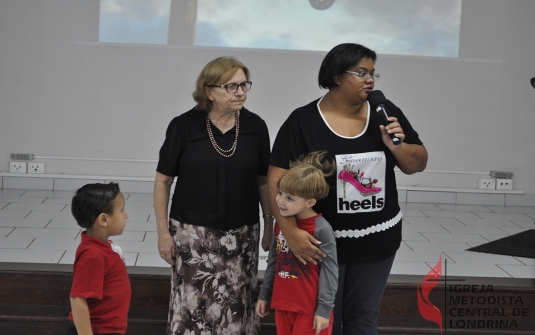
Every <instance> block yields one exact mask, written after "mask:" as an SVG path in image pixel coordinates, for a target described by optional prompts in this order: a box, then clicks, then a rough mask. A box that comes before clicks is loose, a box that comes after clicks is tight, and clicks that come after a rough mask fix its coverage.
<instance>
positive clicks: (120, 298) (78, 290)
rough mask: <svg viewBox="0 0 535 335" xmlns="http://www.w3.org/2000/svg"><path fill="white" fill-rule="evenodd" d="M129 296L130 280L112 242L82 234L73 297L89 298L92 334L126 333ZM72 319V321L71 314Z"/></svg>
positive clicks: (72, 290)
mask: <svg viewBox="0 0 535 335" xmlns="http://www.w3.org/2000/svg"><path fill="white" fill-rule="evenodd" d="M130 296H131V289H130V280H129V278H128V273H127V271H126V265H125V264H124V261H123V259H122V258H121V256H120V255H119V254H118V253H116V252H115V251H113V250H112V248H111V244H110V243H103V242H102V241H100V240H98V239H96V238H94V237H91V236H87V235H86V233H85V232H82V242H81V243H80V245H79V246H78V249H77V250H76V259H75V261H74V269H73V281H72V288H71V294H70V297H71V298H74V297H78V298H86V299H87V305H88V306H89V315H90V317H91V328H92V329H93V333H95V334H102V333H120V334H126V326H127V323H128V309H129V307H130ZM69 319H70V320H72V319H73V318H72V312H71V313H69Z"/></svg>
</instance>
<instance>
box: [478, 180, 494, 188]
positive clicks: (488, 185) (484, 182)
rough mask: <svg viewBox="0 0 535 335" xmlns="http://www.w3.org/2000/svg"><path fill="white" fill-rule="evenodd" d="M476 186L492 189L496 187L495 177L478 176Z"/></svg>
mask: <svg viewBox="0 0 535 335" xmlns="http://www.w3.org/2000/svg"><path fill="white" fill-rule="evenodd" d="M478 188H479V189H480V190H494V189H496V179H489V178H480V179H479V186H478Z"/></svg>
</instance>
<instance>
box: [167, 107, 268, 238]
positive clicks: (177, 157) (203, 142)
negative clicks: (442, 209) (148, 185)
mask: <svg viewBox="0 0 535 335" xmlns="http://www.w3.org/2000/svg"><path fill="white" fill-rule="evenodd" d="M206 115H207V113H206V112H205V111H198V110H195V109H192V110H190V111H188V112H186V113H184V114H182V115H179V116H177V117H175V118H174V119H173V120H172V121H171V123H170V124H169V127H168V128H167V133H166V138H165V141H164V143H163V145H162V147H161V149H160V159H159V161H158V167H157V169H156V171H158V172H160V173H162V174H165V175H167V176H177V181H176V186H175V193H174V195H173V201H172V204H171V212H170V217H171V218H173V219H175V220H178V221H180V222H183V223H188V224H194V225H198V226H205V227H211V228H218V229H233V228H238V227H241V226H244V225H251V224H255V223H257V222H259V211H258V209H259V195H258V182H257V178H258V176H265V175H267V169H268V162H269V146H270V142H269V133H268V129H267V126H266V123H265V122H264V120H262V119H261V118H260V117H259V116H258V115H256V114H254V113H251V112H250V111H248V110H247V109H245V108H242V110H241V111H240V120H239V121H240V127H239V135H238V143H237V147H236V151H235V152H234V154H233V155H232V156H231V157H229V158H225V157H223V156H221V155H220V154H218V153H217V152H216V150H215V149H214V147H213V146H212V143H211V142H210V139H209V137H208V131H207V129H206ZM210 126H211V127H212V133H213V135H214V138H215V141H216V142H217V144H218V145H219V146H220V147H221V148H223V149H229V148H230V147H231V146H232V143H233V142H234V138H235V134H236V132H235V130H236V128H235V127H234V128H233V129H231V130H229V131H227V132H226V133H225V134H223V133H221V131H220V130H219V129H218V128H216V127H215V126H213V125H212V124H211V123H210Z"/></svg>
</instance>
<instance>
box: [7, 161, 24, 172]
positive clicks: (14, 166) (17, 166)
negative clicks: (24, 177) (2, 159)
mask: <svg viewBox="0 0 535 335" xmlns="http://www.w3.org/2000/svg"><path fill="white" fill-rule="evenodd" d="M27 166H28V163H26V162H9V172H13V173H26V168H27Z"/></svg>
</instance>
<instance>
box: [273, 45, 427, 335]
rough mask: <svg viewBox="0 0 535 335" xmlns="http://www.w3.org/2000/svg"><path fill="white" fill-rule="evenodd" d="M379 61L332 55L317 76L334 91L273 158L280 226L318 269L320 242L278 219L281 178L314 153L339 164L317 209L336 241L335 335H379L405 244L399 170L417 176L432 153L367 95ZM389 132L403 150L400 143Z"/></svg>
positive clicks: (298, 119)
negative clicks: (382, 308)
mask: <svg viewBox="0 0 535 335" xmlns="http://www.w3.org/2000/svg"><path fill="white" fill-rule="evenodd" d="M375 60H376V54H375V52H373V51H372V50H370V49H368V48H366V47H363V46H362V45H358V44H349V43H348V44H341V45H338V46H336V47H334V48H333V49H332V50H331V51H329V53H328V54H327V55H326V57H325V59H324V60H323V62H322V64H321V67H320V71H319V76H318V81H319V85H320V87H322V88H326V89H328V90H329V91H328V92H327V94H325V96H323V97H322V98H320V99H317V100H315V101H313V102H311V103H310V104H308V105H306V106H303V107H301V108H298V109H296V110H295V111H294V112H293V113H292V114H291V115H290V116H289V117H288V119H287V120H286V121H285V123H284V124H283V125H282V127H281V128H280V130H279V133H278V134H277V138H276V140H275V143H274V146H273V150H272V155H271V159H270V170H269V173H268V193H269V199H270V201H272V203H271V208H272V209H273V213H274V214H275V216H276V218H277V224H278V225H279V226H280V228H281V230H282V231H283V234H284V237H285V238H286V241H287V243H288V245H289V247H290V249H291V250H292V251H293V253H294V254H295V255H296V257H297V258H298V259H300V260H301V261H303V262H306V261H309V262H313V263H315V262H316V260H320V259H321V256H322V254H323V252H322V251H321V244H317V243H318V241H317V240H316V239H315V238H314V237H313V236H311V235H310V234H308V233H307V232H306V231H303V230H301V229H299V228H298V227H297V226H296V223H295V220H289V219H288V218H284V217H281V216H280V215H279V213H278V211H277V210H276V208H277V207H276V203H275V201H274V199H275V196H276V194H277V186H276V185H277V180H278V179H279V178H280V176H281V175H282V174H284V172H285V171H286V170H287V169H288V162H290V161H292V160H295V159H297V158H298V157H299V156H301V155H305V154H307V153H309V152H311V151H316V150H326V151H327V152H328V154H327V155H326V157H325V159H328V160H332V159H334V160H335V161H336V166H337V173H336V174H335V175H333V176H332V177H330V178H329V179H328V181H329V184H330V185H331V187H332V189H331V192H329V196H328V197H327V198H326V199H325V200H324V201H320V202H318V203H317V205H316V207H315V210H316V212H321V213H323V216H324V217H325V218H326V219H327V221H329V223H330V224H331V225H332V227H333V230H334V232H335V236H336V244H337V254H338V264H339V276H338V278H339V283H338V292H337V294H336V298H335V311H334V325H333V334H351V335H356V334H377V318H378V313H379V306H380V303H381V299H382V296H383V291H384V288H385V286H386V281H387V278H388V275H389V273H390V270H391V268H392V263H393V262H394V256H395V254H396V251H397V249H398V248H399V246H400V243H401V221H402V214H401V210H400V207H399V204H398V194H397V189H396V178H395V173H394V168H395V167H396V166H397V167H398V168H399V169H400V170H401V171H402V172H404V173H406V174H412V173H415V172H419V171H422V170H423V169H424V168H425V166H426V165H427V151H426V149H425V147H424V146H423V144H422V142H421V141H420V139H419V137H418V134H417V133H416V131H414V129H413V128H412V126H411V124H410V123H409V121H408V120H407V118H406V117H405V115H404V114H403V113H402V112H401V110H400V109H399V108H397V107H396V106H395V105H394V104H392V103H391V102H390V101H387V100H386V99H385V103H386V109H387V110H388V112H389V113H390V118H389V119H388V120H389V121H390V124H388V125H387V126H386V127H385V126H384V125H382V123H381V119H380V117H379V115H378V114H377V113H376V112H375V111H374V110H372V109H371V108H370V104H369V103H368V94H369V93H371V92H372V91H373V88H374V84H375V82H376V81H377V79H379V74H377V73H376V72H375ZM390 134H394V137H396V138H398V139H400V140H401V141H400V142H401V144H399V145H395V144H394V143H393V141H392V139H391V137H390ZM316 246H319V248H318V247H316Z"/></svg>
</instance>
